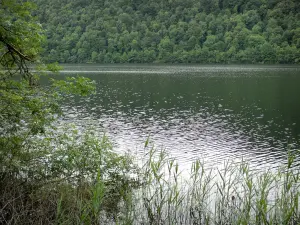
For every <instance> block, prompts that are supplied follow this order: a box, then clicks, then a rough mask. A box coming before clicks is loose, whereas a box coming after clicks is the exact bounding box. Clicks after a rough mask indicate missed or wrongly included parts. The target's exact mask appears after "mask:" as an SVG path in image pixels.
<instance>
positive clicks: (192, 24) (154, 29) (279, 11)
mask: <svg viewBox="0 0 300 225" xmlns="http://www.w3.org/2000/svg"><path fill="white" fill-rule="evenodd" d="M34 1H35V2H36V3H37V5H38V8H37V9H36V11H35V13H36V16H37V17H38V18H39V20H40V21H41V23H42V25H43V26H44V28H45V29H46V30H47V32H46V36H47V39H48V42H47V45H46V46H45V49H46V50H45V52H44V54H43V58H44V59H45V60H47V61H49V62H55V61H58V62H61V63H87V62H93V63H130V62H135V63H143V62H169V63H299V62H300V51H299V48H300V36H299V35H300V33H299V32H300V30H299V29H300V28H299V27H300V24H299V23H300V22H299V21H300V13H299V12H300V6H299V5H300V3H299V1H297V0H282V1H279V0H272V1H264V0H250V1H242V0H235V1H233V0H218V1H216V0H200V1H195V0H187V1H178V0H172V1H165V0H158V1H145V0H142V1H136V0H112V1H106V0H101V1H94V0H89V1H81V0H64V1H60V0H50V1H48V0H47V1H46V0H34Z"/></svg>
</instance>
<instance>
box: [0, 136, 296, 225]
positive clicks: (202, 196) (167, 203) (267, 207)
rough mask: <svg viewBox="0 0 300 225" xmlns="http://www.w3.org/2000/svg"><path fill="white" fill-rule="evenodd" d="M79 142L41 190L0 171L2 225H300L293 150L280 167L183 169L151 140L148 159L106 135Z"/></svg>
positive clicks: (197, 166)
mask: <svg viewBox="0 0 300 225" xmlns="http://www.w3.org/2000/svg"><path fill="white" fill-rule="evenodd" d="M74 140H75V141H76V142H68V144H67V145H65V146H68V147H70V148H68V149H71V152H70V150H68V155H67V156H65V158H66V159H69V160H70V159H72V160H73V161H72V163H76V164H75V165H76V166H74V167H70V165H69V164H67V166H68V167H65V168H60V170H59V171H64V173H63V174H64V176H63V177H61V178H62V179H57V178H56V179H55V180H51V182H48V183H47V184H44V185H40V184H39V186H38V187H37V186H36V185H35V182H34V180H32V181H31V180H29V179H24V178H20V177H17V176H11V175H9V174H4V173H3V174H1V184H0V187H1V193H0V224H124V225H130V224H153V225H159V224H170V225H171V224H195V225H196V224H201V225H202V224H207V225H209V224H220V225H221V224H224V225H225V224H228V225H229V224H230V225H231V224H232V225H233V224H241V225H249V224H255V225H259V224H266V225H267V224H268V225H273V224H278V225H279V224H286V225H289V224H291V225H298V224H300V210H299V204H300V200H299V194H300V188H299V185H300V171H299V168H295V167H293V164H294V161H295V160H296V156H295V155H292V154H288V155H287V161H286V164H285V165H283V166H282V167H280V168H278V169H277V170H276V171H275V170H267V169H266V170H265V171H254V170H250V168H249V165H248V164H247V163H246V162H243V161H242V162H240V163H236V162H230V161H224V162H223V166H222V169H218V168H213V169H212V168H207V167H206V166H205V160H195V161H194V162H193V163H192V164H191V168H190V169H189V170H186V169H184V170H182V169H181V168H180V165H179V163H178V162H177V161H176V160H175V159H173V158H170V157H169V156H168V154H166V153H165V152H164V151H157V150H155V149H154V148H149V147H148V146H147V145H148V141H147V142H146V144H145V152H146V153H145V154H144V155H143V157H141V158H140V159H135V160H133V158H132V157H129V156H117V155H116V154H115V153H112V151H111V149H110V145H109V143H108V142H107V139H106V138H104V139H101V140H97V139H95V138H93V137H90V136H86V137H85V139H84V142H82V141H81V142H77V140H76V139H74ZM60 143H61V142H60ZM70 143H71V145H70ZM64 149H65V147H64V148H63V149H62V150H64ZM72 149H73V150H72ZM74 149H76V150H74ZM64 151H65V150H64ZM60 154H61V153H60ZM70 154H71V155H70ZM77 155H79V156H80V157H81V158H76V157H77ZM71 156H72V157H73V158H71ZM91 157H93V158H91ZM55 160H57V159H55ZM61 160H63V159H61ZM93 160H96V161H95V162H96V163H95V164H92V163H94V162H93ZM298 160H299V159H298ZM43 162H44V161H43ZM135 164H139V165H140V166H139V169H138V170H136V166H135ZM72 165H73V164H72ZM82 165H84V166H85V167H82ZM66 168H69V170H70V171H67V172H65V170H66ZM85 168H88V169H89V171H88V172H87V171H84V169H85ZM47 171H48V169H47ZM68 174H70V176H74V175H76V176H75V177H74V178H72V177H68ZM87 175H89V176H87Z"/></svg>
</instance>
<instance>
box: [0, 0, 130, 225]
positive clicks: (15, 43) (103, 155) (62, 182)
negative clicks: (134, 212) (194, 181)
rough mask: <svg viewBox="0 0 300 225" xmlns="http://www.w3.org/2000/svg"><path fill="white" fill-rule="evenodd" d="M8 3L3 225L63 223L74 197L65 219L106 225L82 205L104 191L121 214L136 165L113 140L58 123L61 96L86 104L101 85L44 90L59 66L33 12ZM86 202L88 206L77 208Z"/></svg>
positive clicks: (1, 81) (0, 126)
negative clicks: (47, 56) (49, 60)
mask: <svg viewBox="0 0 300 225" xmlns="http://www.w3.org/2000/svg"><path fill="white" fill-rule="evenodd" d="M0 3H1V8H0V13H1V17H0V165H1V166H0V181H1V182H0V190H5V191H1V192H0V205H1V213H0V223H2V222H5V223H8V224H18V223H24V224H36V223H42V224H46V223H51V224H52V223H59V222H58V221H57V220H56V219H57V218H58V216H59V215H58V214H57V209H58V207H59V206H58V205H59V201H60V200H61V201H62V199H63V198H64V202H65V203H66V202H68V201H70V199H65V195H64V193H74V195H75V197H74V196H73V197H72V198H73V200H74V198H75V201H73V202H72V204H71V202H69V203H68V204H67V205H66V206H67V207H69V208H68V209H67V210H63V211H64V213H65V212H70V213H73V212H71V211H73V210H74V209H75V210H77V212H76V213H77V214H78V215H80V214H83V213H84V215H85V216H82V215H80V216H79V217H80V218H81V219H80V220H81V221H80V222H78V221H68V222H70V223H71V224H79V223H85V224H99V220H100V218H98V217H97V215H96V214H98V215H99V213H100V210H99V207H100V206H99V207H98V208H97V207H91V206H90V205H88V203H86V205H84V206H83V205H82V203H84V201H85V202H89V200H90V199H89V198H90V197H91V195H90V194H87V193H93V191H94V190H96V188H98V187H99V185H101V188H102V191H104V188H105V191H107V194H104V193H103V195H102V197H101V201H102V202H103V201H104V202H105V201H106V202H109V204H107V203H103V206H102V207H101V209H104V210H107V211H109V210H110V211H114V212H115V211H116V210H117V206H118V205H119V201H120V200H121V190H120V189H122V190H125V191H126V192H127V191H129V190H128V188H127V187H129V186H130V182H129V181H130V180H131V178H128V177H127V176H126V174H132V173H131V172H130V171H131V168H133V167H132V165H133V164H132V163H131V162H130V160H129V158H128V157H125V156H119V155H117V154H116V153H113V152H112V151H111V147H110V143H109V142H108V140H107V138H105V137H104V138H103V139H102V140H101V139H98V138H96V137H95V135H92V134H91V133H90V132H88V133H86V134H85V135H78V132H77V131H76V130H75V129H66V130H64V131H62V133H60V132H57V129H56V127H55V126H54V125H53V123H52V122H54V121H55V120H56V118H57V116H59V115H60V114H61V111H60V107H59V100H60V98H61V97H60V96H64V97H65V96H66V95H65V93H67V94H70V93H71V94H79V95H83V96H85V95H87V94H89V93H91V92H93V91H94V88H95V86H94V82H92V81H90V80H89V79H87V78H85V77H79V76H78V77H67V78H66V79H57V80H56V79H49V80H48V83H47V84H48V85H47V86H42V85H41V84H39V77H40V76H42V75H43V76H47V75H46V72H52V73H53V72H56V71H57V69H58V66H56V65H43V64H41V63H40V61H39V52H40V51H41V49H42V48H41V44H42V42H43V41H44V36H43V30H42V29H41V26H40V25H39V23H38V22H37V21H36V20H35V18H34V17H32V15H31V13H30V10H32V7H33V5H32V4H30V3H28V2H24V1H19V0H2V1H1V2H0ZM2 15H4V16H2ZM32 63H35V65H36V66H35V67H34V65H33V64H32ZM32 68H35V70H36V71H38V72H34V71H32ZM46 70H47V71H46ZM41 72H43V73H42V74H41ZM39 74H41V75H39ZM78 140H79V141H78ZM132 172H133V171H132ZM83 187H85V188H86V189H84V188H83ZM87 187H89V189H87ZM124 188H125V189H124ZM63 189H64V190H67V191H63ZM97 190H98V189H97ZM83 191H86V192H85V194H83ZM86 194H87V195H86ZM84 195H85V197H83V196H84ZM79 196H80V197H79ZM76 197H77V198H78V199H76ZM82 197H83V198H85V200H84V199H83V198H82ZM41 198H43V200H42V201H41ZM59 199H60V200H59ZM97 200H98V199H97ZM111 201H112V202H111ZM74 202H75V205H74V204H73V203H74ZM78 202H80V204H81V205H82V206H80V205H77V206H76V204H77V203H78ZM104 205H106V206H104ZM73 207H74V208H73ZM71 208H72V210H70V209H71ZM41 212H42V214H41ZM45 215H47V216H45ZM64 218H68V219H69V218H71V214H70V215H69V216H66V217H64ZM85 219H86V220H88V221H85ZM55 220H56V221H55Z"/></svg>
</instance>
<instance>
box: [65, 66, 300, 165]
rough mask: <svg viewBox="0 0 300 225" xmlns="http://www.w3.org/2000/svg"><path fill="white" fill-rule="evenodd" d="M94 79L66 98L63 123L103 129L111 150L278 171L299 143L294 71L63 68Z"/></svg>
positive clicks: (298, 75) (298, 85) (299, 82)
mask: <svg viewBox="0 0 300 225" xmlns="http://www.w3.org/2000/svg"><path fill="white" fill-rule="evenodd" d="M63 66H64V70H63V71H62V72H61V73H62V74H63V75H70V74H71V75H75V74H80V75H84V76H87V77H89V78H91V79H93V80H95V81H96V82H97V93H96V94H95V95H92V96H90V97H88V98H78V97H72V98H67V99H66V100H65V103H64V104H65V105H64V111H65V113H66V116H65V118H64V120H65V121H66V122H74V123H75V124H77V125H78V126H80V127H81V126H82V127H89V126H93V127H94V128H95V129H97V130H98V131H100V132H105V133H107V135H108V136H109V137H110V139H111V141H112V142H113V143H114V149H115V150H116V151H122V152H123V151H131V152H133V153H142V152H143V151H144V142H145V140H146V139H147V137H148V136H149V137H150V140H151V144H152V145H154V146H155V147H156V148H158V149H165V150H166V151H168V152H169V153H170V155H171V156H172V157H175V158H176V159H177V160H179V162H180V164H182V165H189V164H190V162H192V161H193V160H194V159H196V158H201V159H203V160H204V161H205V163H206V164H207V165H208V166H210V167H215V166H217V165H220V164H222V162H223V161H224V160H227V159H230V160H241V159H244V160H246V161H248V162H250V164H251V165H252V166H254V167H256V168H261V167H262V168H265V167H275V168H276V167H277V166H278V165H280V164H281V163H282V162H284V161H285V160H286V152H287V150H288V149H297V148H298V147H299V146H300V145H299V143H300V141H299V140H300V101H299V97H300V67H297V66H282V65H277V66H266V65H255V66H254V65H230V66H229V65H218V66H216V65H157V64H152V65H147V64H145V65H78V64H75V65H63Z"/></svg>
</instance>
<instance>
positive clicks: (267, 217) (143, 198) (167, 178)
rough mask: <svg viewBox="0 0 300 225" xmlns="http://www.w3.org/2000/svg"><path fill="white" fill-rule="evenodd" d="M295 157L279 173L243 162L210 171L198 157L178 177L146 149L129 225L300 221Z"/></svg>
mask: <svg viewBox="0 0 300 225" xmlns="http://www.w3.org/2000/svg"><path fill="white" fill-rule="evenodd" d="M294 160H295V155H290V154H289V155H288V156H287V163H286V165H284V166H283V167H281V168H278V170H277V171H274V170H272V171H271V170H265V171H259V172H257V171H256V172H255V171H251V170H250V169H249V165H248V164H247V163H246V162H241V163H233V162H230V161H226V162H224V165H223V169H208V168H206V167H205V164H204V162H202V161H200V160H196V161H195V162H194V163H193V164H192V166H191V169H190V171H189V173H188V175H187V174H186V173H185V175H182V174H181V172H180V168H179V165H178V163H177V162H176V161H175V160H174V159H170V158H168V156H167V154H165V153H164V152H156V151H154V150H153V149H150V151H149V153H148V154H147V160H146V161H145V163H144V166H143V175H144V177H143V181H144V185H143V186H142V187H141V189H140V191H139V192H137V194H136V195H135V197H136V199H135V202H134V205H133V209H132V210H134V211H138V212H139V213H138V214H136V215H137V216H136V217H135V218H133V223H132V224H245V225H248V224H268V225H269V224H293V225H294V224H297V225H298V224H300V212H299V204H300V201H299V194H300V188H299V185H300V173H299V169H297V168H292V165H293V162H294Z"/></svg>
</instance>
